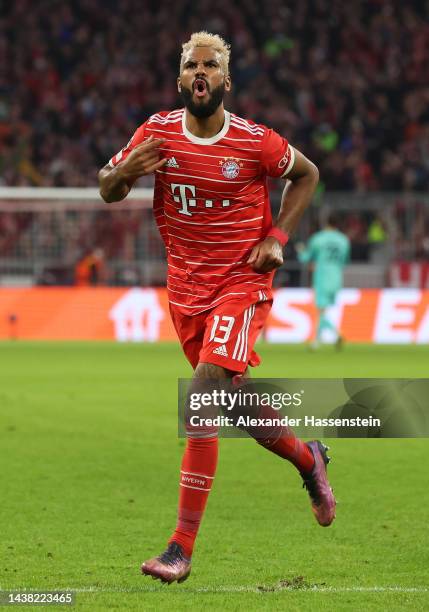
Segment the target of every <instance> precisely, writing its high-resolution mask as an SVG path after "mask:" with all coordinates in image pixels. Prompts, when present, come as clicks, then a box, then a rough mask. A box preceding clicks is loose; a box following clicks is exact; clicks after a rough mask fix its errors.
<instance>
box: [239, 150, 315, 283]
mask: <svg viewBox="0 0 429 612" xmlns="http://www.w3.org/2000/svg"><path fill="white" fill-rule="evenodd" d="M294 151H295V163H294V165H293V168H292V170H291V172H290V173H289V175H288V177H287V178H288V182H287V183H286V186H285V188H284V190H283V194H282V200H281V205H280V212H279V216H278V217H277V221H276V223H275V226H276V227H278V228H279V229H280V230H281V231H282V232H285V233H287V234H289V235H290V234H291V233H292V232H293V231H294V230H295V228H296V226H297V225H298V222H299V220H300V218H301V216H302V214H303V212H304V210H305V209H306V208H307V206H308V205H309V204H310V202H311V198H312V197H313V193H314V191H315V189H316V187H317V183H318V182H319V171H318V170H317V167H316V166H315V165H314V164H313V163H312V162H311V161H310V160H309V159H307V158H306V157H305V156H304V155H303V154H302V153H301V152H300V151H298V150H297V149H295V150H294ZM248 263H250V264H251V265H252V268H253V269H254V270H255V271H256V272H261V273H265V272H270V271H271V270H275V269H276V268H279V267H280V266H281V265H282V263H283V247H282V245H281V243H280V242H279V241H278V240H277V238H274V237H272V236H268V237H267V238H265V240H263V241H262V242H260V243H259V244H257V245H256V246H255V247H254V248H253V249H252V252H251V254H250V257H249V259H248Z"/></svg>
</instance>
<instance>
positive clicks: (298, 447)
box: [232, 374, 314, 474]
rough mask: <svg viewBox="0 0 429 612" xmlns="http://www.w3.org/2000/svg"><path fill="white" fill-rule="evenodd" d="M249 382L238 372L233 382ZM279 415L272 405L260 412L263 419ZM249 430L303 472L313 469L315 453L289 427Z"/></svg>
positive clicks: (278, 426) (263, 443)
mask: <svg viewBox="0 0 429 612" xmlns="http://www.w3.org/2000/svg"><path fill="white" fill-rule="evenodd" d="M248 382H250V381H249V379H246V378H245V376H243V375H242V374H236V375H235V376H234V377H233V378H232V384H233V385H234V386H235V387H237V388H238V387H241V386H242V385H243V384H246V383H248ZM279 416H281V415H279V412H278V411H276V410H274V409H273V408H271V407H270V406H262V407H261V408H260V409H259V413H258V417H259V418H261V419H278V418H279ZM247 432H248V433H249V434H250V435H251V436H252V438H255V440H256V441H257V442H258V444H260V445H261V446H263V447H264V448H266V449H267V450H269V451H271V452H272V453H275V454H276V455H278V456H279V457H281V458H282V459H287V460H288V461H290V462H291V463H292V464H293V465H294V466H295V467H296V468H297V470H299V471H300V472H301V474H308V473H309V472H311V470H312V469H313V467H314V457H313V453H312V452H311V450H310V449H309V448H308V446H307V445H306V444H305V443H304V442H303V441H302V440H300V439H299V438H297V437H295V434H294V433H293V431H292V429H290V428H289V427H282V426H281V425H274V426H273V428H272V429H271V430H269V429H268V427H250V428H248V429H247Z"/></svg>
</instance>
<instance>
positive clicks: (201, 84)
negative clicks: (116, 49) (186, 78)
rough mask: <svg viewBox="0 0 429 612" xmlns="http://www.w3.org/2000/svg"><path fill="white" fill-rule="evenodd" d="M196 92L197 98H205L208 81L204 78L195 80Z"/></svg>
mask: <svg viewBox="0 0 429 612" xmlns="http://www.w3.org/2000/svg"><path fill="white" fill-rule="evenodd" d="M194 93H195V95H196V96H197V98H204V96H205V95H206V93H207V83H206V82H205V80H204V79H195V81H194Z"/></svg>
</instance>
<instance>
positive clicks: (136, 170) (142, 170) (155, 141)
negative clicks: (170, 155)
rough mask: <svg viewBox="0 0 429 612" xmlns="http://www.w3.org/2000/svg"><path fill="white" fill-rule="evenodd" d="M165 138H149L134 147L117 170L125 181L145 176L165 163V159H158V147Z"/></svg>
mask: <svg viewBox="0 0 429 612" xmlns="http://www.w3.org/2000/svg"><path fill="white" fill-rule="evenodd" d="M164 142H165V138H154V137H153V136H149V138H147V139H146V140H144V141H143V142H142V143H141V144H139V145H137V146H136V147H134V149H133V150H132V151H131V153H130V154H129V155H128V157H127V158H126V159H125V160H124V161H123V162H122V163H120V164H118V166H117V168H118V170H119V171H120V174H121V176H122V177H123V178H124V179H125V180H126V181H129V180H132V181H134V180H136V179H138V178H139V177H140V176H144V175H145V174H151V173H152V172H155V171H156V170H159V169H160V168H162V166H164V165H165V164H166V163H167V158H165V157H163V158H162V159H160V158H159V156H160V152H159V147H160V146H161V145H162V144H164Z"/></svg>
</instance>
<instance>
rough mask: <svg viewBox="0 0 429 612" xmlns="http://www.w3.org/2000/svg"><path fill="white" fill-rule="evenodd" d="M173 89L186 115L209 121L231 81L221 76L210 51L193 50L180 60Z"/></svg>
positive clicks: (214, 56) (211, 49)
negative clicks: (177, 91) (184, 107)
mask: <svg viewBox="0 0 429 612" xmlns="http://www.w3.org/2000/svg"><path fill="white" fill-rule="evenodd" d="M177 87H178V90H179V93H180V95H181V96H182V99H183V101H184V104H185V106H186V108H187V109H188V110H189V112H190V113H191V114H192V115H194V116H195V117H198V118H199V119H203V118H206V117H210V116H211V115H213V113H214V112H215V111H216V109H217V108H218V107H219V105H220V104H221V103H222V101H223V97H224V94H225V91H229V90H230V89H231V79H230V77H229V76H225V74H224V72H223V70H222V68H221V64H220V57H219V53H218V52H217V51H215V50H214V49H213V48H212V47H193V48H192V49H190V50H189V51H188V53H187V54H186V55H185V57H184V58H183V67H182V72H181V74H180V77H179V78H178V79H177Z"/></svg>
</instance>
